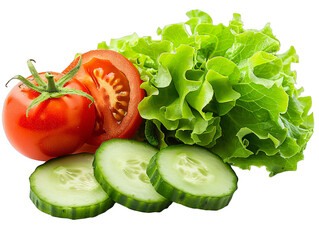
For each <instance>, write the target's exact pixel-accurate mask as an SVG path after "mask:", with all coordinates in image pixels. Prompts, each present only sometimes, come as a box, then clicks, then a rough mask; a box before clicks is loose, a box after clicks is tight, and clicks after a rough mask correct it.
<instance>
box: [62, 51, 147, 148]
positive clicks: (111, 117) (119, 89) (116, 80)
mask: <svg viewBox="0 0 319 240" xmlns="http://www.w3.org/2000/svg"><path fill="white" fill-rule="evenodd" d="M77 62H78V58H77V59H75V60H74V61H73V62H72V63H71V64H70V66H69V67H68V68H67V69H66V70H64V71H63V73H67V72H69V71H70V69H72V68H73V67H74V66H75V65H76V64H77ZM75 77H76V78H77V79H78V80H79V81H81V82H82V83H83V84H84V85H85V86H86V87H87V88H88V90H89V92H90V94H91V95H92V96H93V98H94V105H95V109H96V121H95V127H94V131H93V133H92V136H91V137H90V138H89V139H88V141H87V143H88V144H90V145H93V146H95V149H96V147H98V146H99V145H100V144H101V143H102V142H103V141H107V140H109V139H112V138H131V137H132V136H133V135H134V134H135V132H136V131H137V129H138V127H139V125H140V124H141V122H142V118H141V117H140V115H139V112H138V108H137V107H138V104H139V102H140V101H141V100H142V99H143V97H144V91H143V90H142V89H140V84H141V82H142V81H141V79H140V75H139V72H138V70H137V69H136V68H135V66H134V65H133V64H132V63H131V62H130V61H129V60H128V59H126V58H125V57H124V56H123V55H121V54H119V53H117V52H114V51H111V50H94V51H90V52H87V53H84V54H82V66H81V68H80V70H79V71H78V73H77V74H76V75H75ZM93 149H94V148H93Z"/></svg>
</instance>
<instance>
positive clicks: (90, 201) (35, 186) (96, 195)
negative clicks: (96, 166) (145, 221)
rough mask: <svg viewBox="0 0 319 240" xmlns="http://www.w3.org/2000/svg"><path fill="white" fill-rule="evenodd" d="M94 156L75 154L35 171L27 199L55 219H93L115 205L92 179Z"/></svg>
mask: <svg viewBox="0 0 319 240" xmlns="http://www.w3.org/2000/svg"><path fill="white" fill-rule="evenodd" d="M93 159H94V156H93V155H92V154H75V155H70V156H65V157H60V158H56V159H53V160H50V161H47V162H46V163H44V164H42V165H40V166H39V167H37V169H36V170H35V171H34V172H33V173H32V175H31V176H30V198H31V200H32V201H33V203H34V204H35V205H36V206H37V207H38V208H39V209H40V210H42V211H44V212H46V213H48V214H51V215H53V216H57V217H65V218H85V217H92V216H96V215H98V214H100V213H102V212H104V211H106V210H107V209H108V208H110V207H111V206H112V205H113V204H114V202H113V201H112V200H111V199H110V198H109V196H108V195H107V194H106V193H105V191H104V190H103V189H102V187H101V186H100V185H99V183H98V182H97V181H96V179H95V178H94V175H93V167H92V163H93Z"/></svg>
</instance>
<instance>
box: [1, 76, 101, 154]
mask: <svg viewBox="0 0 319 240" xmlns="http://www.w3.org/2000/svg"><path fill="white" fill-rule="evenodd" d="M52 74H53V75H54V76H55V80H56V81H57V80H58V79H59V78H60V77H62V76H63V74H59V73H52ZM40 76H41V77H42V79H44V80H45V78H44V73H41V74H40ZM28 79H31V77H29V78H28ZM64 87H66V88H72V89H78V90H81V91H83V92H87V93H88V91H87V89H86V88H85V87H84V86H83V84H81V83H80V82H79V81H77V80H75V79H73V80H71V81H70V82H68V83H67V84H66V85H65V86H64ZM38 96H39V93H38V92H36V91H34V90H31V89H29V88H28V87H26V86H25V85H22V84H21V83H19V84H17V85H16V86H15V87H14V88H13V89H12V90H11V91H10V93H9V94H8V96H7V98H6V100H5V103H4V108H3V126H4V130H5V133H6V135H7V138H8V140H9V141H10V143H11V144H12V145H13V146H14V148H16V149H17V150H18V151H19V152H20V153H22V154H23V155H25V156H27V157H29V158H32V159H36V160H48V159H51V158H54V157H58V156H62V155H67V154H71V153H73V152H74V151H75V150H76V149H78V148H79V147H80V146H82V145H83V143H84V142H85V141H86V139H87V138H88V137H89V136H90V135H91V133H92V130H93V127H94V122H95V110H94V107H93V106H91V107H89V104H90V103H91V101H90V100H89V99H87V98H85V97H82V96H79V95H73V94H72V95H65V96H62V97H60V98H50V99H48V100H45V101H44V102H42V103H40V104H38V105H36V106H34V107H33V108H31V109H30V111H29V113H28V117H27V116H26V110H27V108H28V106H29V105H30V104H31V102H32V101H33V100H34V99H35V98H37V97H38Z"/></svg>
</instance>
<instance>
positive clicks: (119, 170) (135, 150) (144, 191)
mask: <svg viewBox="0 0 319 240" xmlns="http://www.w3.org/2000/svg"><path fill="white" fill-rule="evenodd" d="M156 152H157V150H156V149H155V148H153V147H151V146H150V145H148V144H146V143H141V142H136V141H133V140H127V139H113V140H109V141H107V142H104V143H103V144H102V145H101V146H100V148H99V149H98V150H97V152H96V154H95V160H94V174H95V177H96V179H97V180H98V182H99V183H100V184H101V186H102V187H103V188H104V190H105V191H106V192H107V193H108V194H109V196H110V197H111V198H112V199H113V200H114V201H116V202H118V203H120V204H122V205H124V206H126V207H128V208H131V209H134V210H138V211H145V212H150V211H161V210H163V209H164V208H166V207H167V206H168V205H169V204H170V202H169V201H168V200H167V199H166V198H164V197H163V196H161V195H160V194H159V193H157V192H156V191H155V189H154V188H153V186H152V184H151V183H150V180H149V178H148V176H147V174H146V168H147V166H148V164H149V161H150V159H151V158H152V156H153V155H154V154H156Z"/></svg>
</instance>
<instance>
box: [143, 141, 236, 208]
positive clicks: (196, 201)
mask: <svg viewBox="0 0 319 240" xmlns="http://www.w3.org/2000/svg"><path fill="white" fill-rule="evenodd" d="M178 146H179V145H175V146H170V148H173V147H178ZM159 154H160V152H158V153H157V154H155V155H154V156H153V157H152V159H151V160H150V163H149V165H148V167H147V170H146V173H147V175H148V177H149V178H150V181H151V183H152V185H153V187H154V188H155V190H156V191H157V192H158V193H159V194H161V195H162V196H164V197H165V198H167V199H169V200H170V201H172V202H176V203H179V204H182V205H184V206H187V207H190V208H197V209H203V210H219V209H222V208H224V207H226V206H227V205H228V204H229V202H230V201H231V199H232V197H233V194H234V192H235V191H236V190H237V182H238V178H237V176H236V174H235V176H236V180H235V185H236V188H234V189H233V192H232V194H229V195H225V196H218V197H208V196H196V195H193V194H189V193H186V192H184V191H182V190H180V189H178V188H176V187H174V186H172V185H171V184H169V183H168V182H166V181H165V179H163V178H162V176H161V174H160V173H159V170H158V167H157V163H156V161H157V159H158V156H159ZM227 166H228V167H229V169H230V170H231V171H233V170H232V168H231V167H230V166H229V165H228V164H227ZM233 172H234V171H233Z"/></svg>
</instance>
